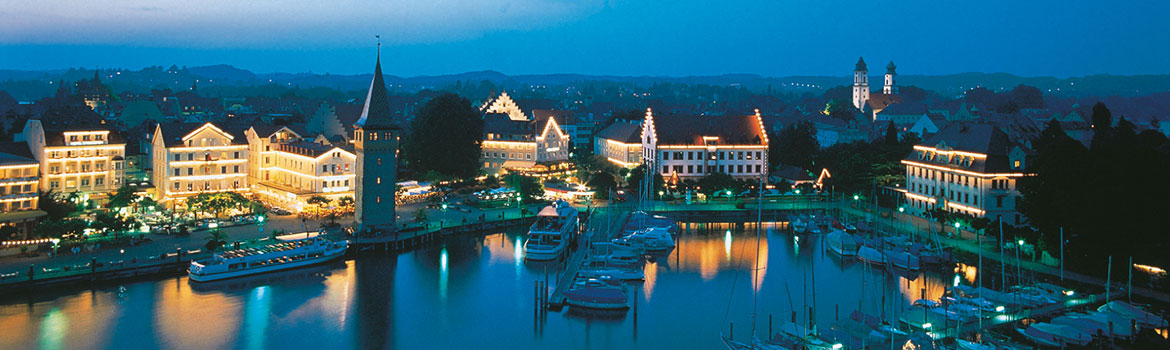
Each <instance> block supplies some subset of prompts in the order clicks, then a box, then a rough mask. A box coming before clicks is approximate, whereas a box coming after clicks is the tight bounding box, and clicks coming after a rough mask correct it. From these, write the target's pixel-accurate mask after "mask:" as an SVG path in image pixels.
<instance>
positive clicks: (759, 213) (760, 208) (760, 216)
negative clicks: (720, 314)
mask: <svg viewBox="0 0 1170 350" xmlns="http://www.w3.org/2000/svg"><path fill="white" fill-rule="evenodd" d="M756 194H757V195H758V196H759V202H758V205H757V206H756V261H755V262H754V263H752V337H755V336H756V307H757V301H758V300H759V298H760V295H759V294H760V293H759V292H758V291H757V290H756V285H757V283H760V281H759V280H758V278H759V276H760V231H761V228H760V226H763V223H764V175H763V174H760V187H759V188H758V191H756Z"/></svg>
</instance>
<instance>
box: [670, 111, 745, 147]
mask: <svg viewBox="0 0 1170 350" xmlns="http://www.w3.org/2000/svg"><path fill="white" fill-rule="evenodd" d="M648 118H653V120H654V122H653V123H652V125H653V127H654V130H653V132H654V136H655V138H656V139H657V141H656V144H658V145H660V146H661V145H695V146H697V145H706V144H707V143H706V141H704V140H703V137H718V138H719V141H718V143H719V144H720V145H767V144H768V136H767V134H765V131H764V126H763V120H761V119H760V116H759V115H755V114H752V115H737V116H653V115H651V116H648Z"/></svg>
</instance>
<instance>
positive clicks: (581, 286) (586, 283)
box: [565, 278, 630, 310]
mask: <svg viewBox="0 0 1170 350" xmlns="http://www.w3.org/2000/svg"><path fill="white" fill-rule="evenodd" d="M627 299H628V297H627V296H626V292H625V291H624V290H622V288H621V286H620V285H614V284H613V282H612V281H610V280H606V279H599V278H590V279H586V280H582V281H578V282H576V283H574V284H573V288H572V289H569V290H568V291H566V292H565V303H566V304H569V305H571V306H574V307H580V308H587V309H598V310H625V309H629V308H630V306H629V304H628V303H627Z"/></svg>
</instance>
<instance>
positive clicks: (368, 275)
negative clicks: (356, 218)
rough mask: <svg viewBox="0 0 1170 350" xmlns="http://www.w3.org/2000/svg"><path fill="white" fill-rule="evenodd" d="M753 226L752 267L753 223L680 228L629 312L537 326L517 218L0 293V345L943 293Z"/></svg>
mask: <svg viewBox="0 0 1170 350" xmlns="http://www.w3.org/2000/svg"><path fill="white" fill-rule="evenodd" d="M763 228H764V229H765V232H764V233H763V237H762V240H761V241H760V242H759V260H758V262H756V261H755V255H756V251H755V249H756V246H757V245H756V240H755V227H754V225H753V224H746V225H744V224H739V225H727V224H690V225H686V228H685V229H684V232H683V233H682V234H681V236H680V237H679V239H678V244H679V245H678V247H677V248H676V249H675V250H674V251H671V252H670V253H669V254H662V255H657V256H653V257H652V262H648V263H647V264H645V266H644V267H643V272H644V273H645V275H646V280H645V281H643V282H640V283H641V285H640V286H639V285H636V284H635V285H634V286H632V287H630V288H629V290H630V291H631V292H632V291H633V290H634V289H635V288H636V289H637V290H638V291H639V294H641V295H639V296H638V303H639V305H638V315H637V317H633V311H630V312H628V313H619V314H598V313H589V312H581V311H580V310H566V311H562V312H549V313H548V316H547V321H546V322H545V323H544V324H543V327H541V328H537V327H536V324H535V322H537V321H535V320H534V313H533V311H534V309H533V306H534V300H533V298H534V296H533V291H534V289H533V288H534V283H535V282H536V281H544V280H545V278H546V273H547V274H548V277H547V278H548V279H549V280H550V284H555V278H556V271H559V269H560V268H561V267H562V265H563V263H562V262H549V263H534V262H525V261H524V260H523V247H522V242H523V239H524V228H516V229H511V230H508V231H506V232H501V233H491V234H488V235H480V236H452V237H445V238H444V240H443V242H442V243H436V244H435V245H433V246H429V247H424V248H421V249H419V250H416V251H412V252H406V253H403V254H399V255H396V256H385V255H383V256H372V257H363V258H361V259H360V260H357V261H347V262H344V263H341V262H338V263H335V264H329V265H323V266H315V267H308V268H304V269H297V270H293V271H287V272H280V273H275V274H267V275H262V276H256V277H251V278H244V279H235V280H228V281H222V282H216V283H212V284H202V285H191V284H189V283H188V282H187V280H186V278H182V277H180V278H167V279H162V280H156V281H145V282H132V283H126V284H124V285H122V286H115V287H102V288H98V289H95V290H93V291H77V290H74V291H64V292H59V293H58V294H55V295H43V294H44V293H42V295H33V296H20V297H16V298H11V297H10V298H9V300H4V301H0V302H2V305H0V326H2V327H3V329H4V333H5V335H4V336H0V348H4V349H8V348H14V349H16V348H102V347H107V348H109V347H119V346H122V345H126V346H127V347H134V348H143V347H145V348H209V349H210V348H216V349H218V348H257V349H258V348H269V349H272V348H340V349H349V348H361V349H371V348H372V349H377V348H405V349H414V348H481V347H492V348H569V349H578V348H617V349H626V348H696V347H698V348H714V347H717V346H718V345H719V340H718V334H719V332H720V331H721V330H726V329H727V324H728V323H729V322H735V323H736V325H735V330H736V333H737V334H736V335H737V336H740V337H743V336H747V335H748V332H750V329H751V327H750V322H749V320H750V319H751V311H752V299H753V298H752V295H753V293H758V295H759V298H758V306H757V307H756V310H758V312H759V313H760V315H759V317H757V319H758V320H759V322H760V323H758V328H759V329H760V332H763V331H764V329H765V328H766V327H767V319H768V317H767V315H775V316H777V317H776V321H777V322H776V324H775V326H776V327H778V326H779V324H780V322H781V321H786V320H788V319H789V317H791V314H792V313H794V312H795V314H796V315H795V316H796V318H797V319H798V320H806V319H808V312H809V307H811V306H814V305H813V301H814V300H815V301H816V303H817V304H816V305H815V306H816V308H815V312H816V317H815V318H816V319H817V320H819V321H821V322H831V321H832V320H833V319H834V318H837V317H848V314H849V312H851V311H852V310H854V309H857V308H858V307H860V308H861V309H862V310H864V311H865V312H867V313H870V314H879V313H886V314H890V313H896V312H897V311H898V310H901V309H902V308H904V307H905V306H906V305H908V304H909V303H910V302H912V301H913V300H915V299H918V298H919V297H920V295H921V293H922V290H926V294H927V296H928V297H938V296H939V295H940V294H941V293H942V291H943V288H944V286H945V285H947V284H948V282H950V278H952V277H953V276H954V275H953V274H954V272H955V271H954V270H953V269H954V268H953V267H948V268H945V269H943V270H945V271H940V272H939V273H935V274H928V275H926V276H923V275H921V274H903V275H898V274H890V273H887V272H885V270H883V269H881V268H867V267H865V266H864V265H863V264H860V263H858V262H857V261H856V260H852V259H840V258H837V257H835V256H833V255H832V254H825V253H823V251H822V250H821V249H820V247H821V246H822V245H821V242H820V241H819V239H818V238H817V237H816V236H804V237H803V238H801V239H800V243H799V244H797V243H796V240H794V239H793V238H792V236H791V235H789V234H788V233H786V232H784V231H783V226H782V225H765V226H764V227H763ZM728 231H730V232H731V233H730V235H729V234H728ZM771 248H776V249H771ZM753 269H756V275H757V276H756V278H755V279H753V278H752V270H753ZM964 272H967V273H970V272H968V271H967V270H966V269H964ZM765 277H766V278H765ZM964 277H966V276H964ZM814 282H815V284H814ZM550 287H551V286H550ZM814 293H815V294H814ZM632 294H633V293H631V295H632ZM806 305H807V306H806ZM729 306H730V308H729ZM891 310H893V311H891ZM724 315H726V317H724ZM91 320H92V321H91ZM635 322H636V327H635ZM680 330H687V331H685V332H680ZM453 335H457V336H453Z"/></svg>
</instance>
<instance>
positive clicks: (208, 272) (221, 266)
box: [187, 232, 349, 282]
mask: <svg viewBox="0 0 1170 350" xmlns="http://www.w3.org/2000/svg"><path fill="white" fill-rule="evenodd" d="M277 240H279V241H280V243H274V244H270V245H266V246H263V247H251V248H241V249H233V250H228V251H224V252H221V253H218V254H215V255H214V256H212V257H210V258H207V259H201V260H193V261H191V266H190V267H189V268H188V269H187V275H188V276H189V278H190V280H191V281H195V282H207V281H217V280H222V279H227V278H233V277H242V276H248V275H255V274H259V273H265V272H273V271H280V270H287V269H291V268H295V267H300V266H306V265H312V264H318V263H323V262H326V261H330V260H333V259H335V258H338V257H341V256H343V255H345V249H346V248H347V247H348V246H349V241H345V240H342V241H340V242H333V241H330V240H328V239H325V237H323V236H322V235H320V234H318V233H316V232H306V233H298V234H291V235H285V236H280V237H277Z"/></svg>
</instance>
